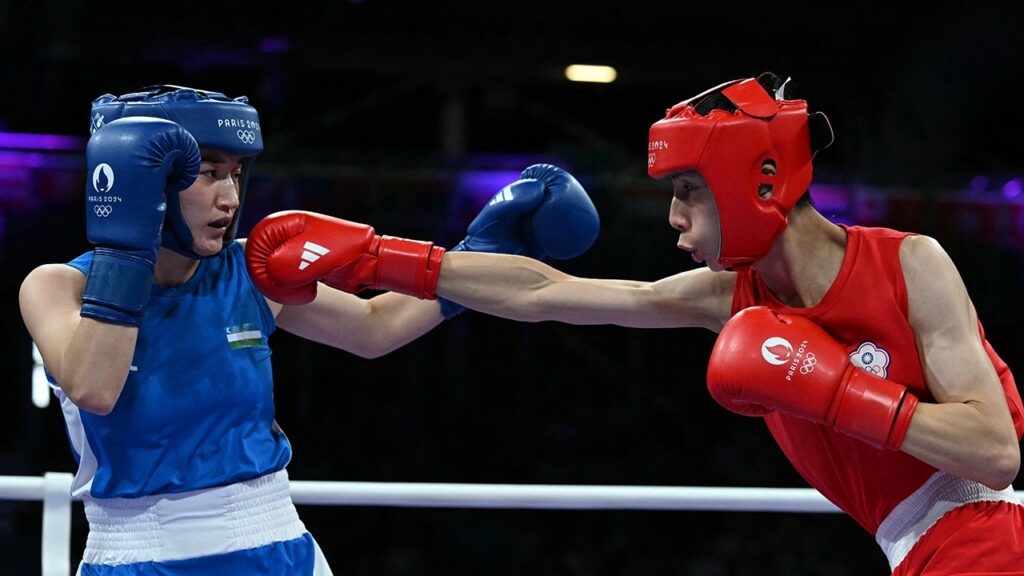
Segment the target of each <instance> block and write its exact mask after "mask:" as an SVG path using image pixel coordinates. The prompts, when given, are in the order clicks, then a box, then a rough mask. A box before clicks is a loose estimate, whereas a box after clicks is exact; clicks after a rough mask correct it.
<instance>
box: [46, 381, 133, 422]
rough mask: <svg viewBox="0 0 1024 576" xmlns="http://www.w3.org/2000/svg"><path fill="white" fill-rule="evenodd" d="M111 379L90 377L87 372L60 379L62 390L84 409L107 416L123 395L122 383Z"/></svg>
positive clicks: (76, 404)
mask: <svg viewBox="0 0 1024 576" xmlns="http://www.w3.org/2000/svg"><path fill="white" fill-rule="evenodd" d="M110 382H111V380H110V379H103V378H96V377H89V376H88V375H86V374H81V373H79V374H68V375H67V376H66V378H65V379H63V380H61V381H60V387H61V390H63V391H64V394H65V395H66V396H67V397H68V399H69V400H71V402H73V403H74V404H75V406H78V407H79V408H81V409H82V410H85V411H87V412H92V413H93V414H98V415H100V416H106V415H107V414H110V412H111V411H113V410H114V406H115V405H116V404H117V400H118V398H120V396H121V390H122V389H123V387H124V384H123V382H122V384H121V385H113V384H111V383H110Z"/></svg>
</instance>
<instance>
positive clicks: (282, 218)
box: [245, 211, 444, 304]
mask: <svg viewBox="0 0 1024 576" xmlns="http://www.w3.org/2000/svg"><path fill="white" fill-rule="evenodd" d="M443 255H444V249H443V248H439V247H437V246H434V245H433V244H432V243H430V242H420V241H417V240H406V239H404V238H392V237H390V236H378V235H377V234H376V233H375V232H374V231H373V228H372V227H370V226H367V225H365V224H357V223H355V222H349V221H347V220H341V219H339V218H332V217H330V216H324V215H322V214H315V213H313V212H299V211H288V212H278V213H276V214H271V215H270V216H267V217H266V218H264V219H263V220H261V221H260V222H259V223H258V224H256V226H255V227H254V228H253V230H252V233H251V234H250V235H249V238H248V240H247V241H246V245H245V262H246V267H247V268H248V270H249V276H251V277H252V279H253V282H254V283H255V284H256V287H257V288H259V289H260V291H261V292H263V294H265V295H266V296H267V297H268V298H270V299H271V300H274V301H275V302H280V303H281V304H307V303H309V302H312V301H313V299H314V298H316V283H317V281H321V282H323V283H324V284H327V285H328V286H331V287H333V288H337V289H339V290H344V291H345V292H351V293H356V292H359V291H360V290H363V289H366V288H376V289H379V290H394V291H395V292H401V293H403V294H409V295H411V296H416V297H417V298H424V299H432V298H434V290H435V289H436V288H437V279H438V274H439V272H440V269H441V257H442V256H443Z"/></svg>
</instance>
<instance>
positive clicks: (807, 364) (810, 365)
mask: <svg viewBox="0 0 1024 576" xmlns="http://www.w3.org/2000/svg"><path fill="white" fill-rule="evenodd" d="M817 363H818V359H817V358H816V357H815V356H814V352H808V353H807V356H805V357H804V363H803V364H801V365H800V373H801V374H804V375H806V374H810V373H811V372H814V366H815V365H816V364H817Z"/></svg>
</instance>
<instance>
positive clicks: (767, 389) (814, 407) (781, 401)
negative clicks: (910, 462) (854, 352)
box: [708, 306, 917, 450]
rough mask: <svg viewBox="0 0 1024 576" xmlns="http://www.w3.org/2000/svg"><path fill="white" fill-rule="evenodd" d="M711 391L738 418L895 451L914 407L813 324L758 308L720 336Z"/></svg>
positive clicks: (913, 400) (900, 389)
mask: <svg viewBox="0 0 1024 576" xmlns="http://www.w3.org/2000/svg"><path fill="white" fill-rule="evenodd" d="M708 390H709V391H710V392H711V396H712V397H714V399H715V401H716V402H718V403H719V404H721V405H722V406H724V407H726V408H728V409H729V410H732V411H733V412H737V413H739V414H744V415H747V416H764V415H765V414H768V413H771V412H773V411H776V410H777V411H779V412H784V413H786V414H791V415H793V416H798V417H800V418H806V419H808V420H812V421H814V422H818V423H820V424H825V425H828V426H831V427H833V428H834V429H835V430H837V431H838V432H842V433H843V434H848V435H850V436H853V437H854V438H857V439H859V440H863V441H865V442H868V443H869V444H872V445H874V446H876V447H878V448H889V449H893V450H896V449H899V447H900V445H901V444H902V443H903V437H904V436H906V433H907V428H908V427H909V426H910V418H911V416H912V415H913V413H914V409H915V408H916V407H917V397H916V396H914V395H913V394H910V393H908V392H907V387H906V386H903V385H902V384H897V383H895V382H890V381H888V380H885V379H883V378H879V377H878V376H875V375H874V374H870V373H868V372H866V371H864V370H861V369H860V368H857V367H856V366H854V365H853V364H851V363H850V357H849V355H848V354H847V353H846V351H845V350H844V349H843V347H842V346H841V345H840V344H839V343H838V342H836V341H835V340H834V339H833V338H832V337H831V336H829V335H828V334H827V333H826V332H825V331H824V330H822V329H821V327H819V326H818V325H817V324H815V323H813V322H811V321H810V320H807V319H805V318H800V317H797V316H784V315H777V314H775V313H774V312H772V311H771V309H769V308H766V307H763V306H755V307H753V308H747V309H746V310H743V311H741V312H740V313H739V314H737V315H736V316H734V317H733V318H732V319H730V320H729V322H728V323H726V325H725V328H723V329H722V333H721V334H720V335H719V336H718V340H717V341H716V342H715V347H714V350H712V351H711V361H710V362H709V364H708Z"/></svg>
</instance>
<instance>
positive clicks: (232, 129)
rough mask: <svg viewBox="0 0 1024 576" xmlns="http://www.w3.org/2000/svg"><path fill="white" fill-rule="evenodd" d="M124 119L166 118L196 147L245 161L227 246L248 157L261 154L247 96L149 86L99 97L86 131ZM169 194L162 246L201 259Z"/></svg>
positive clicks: (254, 115) (257, 128) (257, 125)
mask: <svg viewBox="0 0 1024 576" xmlns="http://www.w3.org/2000/svg"><path fill="white" fill-rule="evenodd" d="M128 116H148V117H152V118H164V119H167V120H171V121H172V122H176V123H178V124H180V125H181V126H183V127H184V128H185V129H186V130H188V131H189V132H190V133H191V134H192V136H193V137H194V138H195V139H196V142H198V143H199V147H200V148H203V149H208V150H219V151H222V152H227V153H230V154H241V155H243V156H245V157H246V158H245V159H244V160H243V162H242V177H241V178H240V179H239V185H238V201H239V206H238V210H236V211H235V214H234V217H233V218H232V220H231V224H230V225H229V226H228V228H227V230H225V233H224V245H227V244H229V243H231V242H232V241H233V240H234V237H235V232H237V230H238V215H239V213H241V211H242V203H243V202H244V201H245V188H246V186H245V184H246V180H247V179H248V175H249V168H250V167H251V166H252V159H253V158H255V157H256V156H257V155H258V154H259V153H260V152H262V151H263V135H262V133H261V132H260V119H259V115H258V114H257V113H256V109H255V108H253V107H252V106H250V105H249V100H248V98H246V97H245V96H241V97H239V98H228V97H227V96H225V95H224V94H221V93H220V92H208V91H206V90H196V89H193V88H184V87H181V86H170V85H164V86H151V87H148V88H144V89H143V91H140V92H133V93H131V94H125V95H123V96H114V95H113V94H104V95H103V96H100V97H99V98H97V99H95V100H93V102H92V114H91V118H92V123H91V126H90V127H89V131H90V133H93V134H95V133H96V131H97V130H100V129H102V128H103V126H104V125H105V124H108V123H110V122H112V121H114V120H117V119H118V118H125V117H128ZM171 196H172V197H169V198H167V216H166V218H165V221H164V228H163V237H162V240H161V244H162V245H163V246H164V247H166V248H170V249H171V250H174V251H175V252H178V253H179V254H183V255H185V256H188V257H190V258H200V256H199V255H198V254H196V253H195V252H194V251H193V246H192V231H191V230H190V229H189V227H188V224H187V223H186V222H185V218H184V216H182V214H181V203H180V202H179V198H178V195H177V194H172V195H171Z"/></svg>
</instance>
